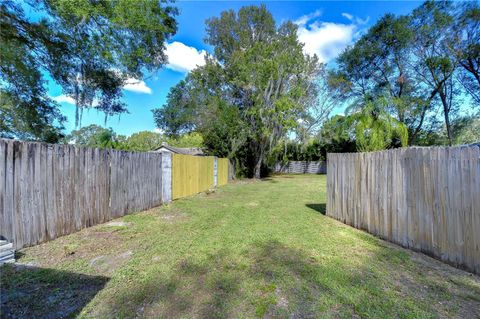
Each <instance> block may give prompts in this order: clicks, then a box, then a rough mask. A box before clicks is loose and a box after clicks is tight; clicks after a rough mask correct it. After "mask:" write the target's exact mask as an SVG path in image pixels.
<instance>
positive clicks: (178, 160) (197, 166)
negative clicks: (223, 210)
mask: <svg viewBox="0 0 480 319" xmlns="http://www.w3.org/2000/svg"><path fill="white" fill-rule="evenodd" d="M219 160H220V159H219ZM213 187H214V158H213V156H191V155H180V154H173V155H172V198H173V199H177V198H181V197H185V196H190V195H193V194H197V193H200V192H203V191H206V190H208V189H210V188H213Z"/></svg>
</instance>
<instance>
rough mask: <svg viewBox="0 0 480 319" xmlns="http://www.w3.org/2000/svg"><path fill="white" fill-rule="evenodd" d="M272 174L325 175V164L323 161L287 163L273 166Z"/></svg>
mask: <svg viewBox="0 0 480 319" xmlns="http://www.w3.org/2000/svg"><path fill="white" fill-rule="evenodd" d="M274 172H275V173H286V174H326V173H327V163H325V162H324V161H318V162H308V161H288V162H287V163H277V164H275V167H274Z"/></svg>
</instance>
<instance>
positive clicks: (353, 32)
mask: <svg viewBox="0 0 480 319" xmlns="http://www.w3.org/2000/svg"><path fill="white" fill-rule="evenodd" d="M319 15H320V14H319V13H318V11H316V12H314V13H312V14H310V15H306V16H303V17H301V18H299V19H298V20H297V21H296V23H297V24H298V38H299V40H300V42H302V43H304V44H305V46H304V47H303V50H304V51H305V52H306V53H308V54H316V55H317V56H318V58H319V60H320V62H324V63H327V62H329V61H331V60H333V59H335V58H336V57H337V56H338V55H339V54H340V53H341V52H342V51H343V50H345V48H346V47H347V46H349V45H350V44H352V43H353V42H354V41H355V40H356V38H357V37H358V35H359V34H360V32H359V30H360V26H361V25H363V24H365V23H367V22H368V18H367V19H366V20H361V19H359V18H356V17H354V16H353V15H351V14H349V13H342V16H343V17H345V18H347V19H348V20H349V21H350V23H348V24H344V23H334V22H324V21H317V20H315V18H316V17H318V16H319Z"/></svg>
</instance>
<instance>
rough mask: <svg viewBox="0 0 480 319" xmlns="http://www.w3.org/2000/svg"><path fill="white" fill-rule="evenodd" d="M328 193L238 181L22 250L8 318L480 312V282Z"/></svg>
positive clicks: (8, 297)
mask: <svg viewBox="0 0 480 319" xmlns="http://www.w3.org/2000/svg"><path fill="white" fill-rule="evenodd" d="M325 188H326V178H325V176H316V175H295V176H293V175H291V176H288V175H285V176H278V177H274V178H270V179H266V180H263V181H237V182H235V183H232V184H230V185H227V186H224V187H221V188H220V189H218V190H217V191H216V192H215V193H211V194H208V195H207V194H199V195H197V196H193V197H190V198H186V199H181V200H177V201H175V202H174V203H173V204H171V205H169V206H164V207H159V208H155V209H151V210H149V211H146V212H142V213H137V214H133V215H129V216H125V217H123V218H120V219H117V220H115V221H114V222H113V223H112V222H111V223H109V224H103V225H98V226H95V227H92V228H89V229H85V230H83V231H81V232H78V233H76V234H72V235H70V236H65V237H62V238H58V239H56V240H54V241H51V242H48V243H45V244H42V245H38V246H35V247H31V248H27V249H23V250H21V251H20V252H19V255H20V258H19V262H20V263H22V264H24V265H25V266H21V265H20V266H12V265H7V266H4V267H2V269H1V299H2V300H1V303H2V304H1V309H2V317H6V318H8V317H14V318H32V317H35V318H41V317H46V318H57V317H60V316H64V317H68V316H71V317H75V316H78V317H80V318H84V317H85V318H90V317H97V318H133V317H137V318H144V317H146V318H151V317H155V318H224V317H233V318H252V317H261V318H438V317H445V318H478V315H479V314H480V278H479V277H477V276H474V275H471V274H469V273H467V272H464V271H461V270H458V269H455V268H453V267H450V266H448V265H445V264H443V263H441V262H439V261H436V260H433V259H431V258H429V257H426V256H424V255H422V254H417V253H414V252H410V251H408V250H405V249H402V248H399V247H398V246H395V245H392V244H389V243H387V242H385V241H382V240H380V239H377V238H375V237H373V236H371V235H369V234H367V233H365V232H363V231H359V230H356V229H354V228H351V227H349V226H345V225H343V224H341V223H340V222H337V221H335V220H333V219H331V218H329V217H326V216H324V211H325V198H326V189H325Z"/></svg>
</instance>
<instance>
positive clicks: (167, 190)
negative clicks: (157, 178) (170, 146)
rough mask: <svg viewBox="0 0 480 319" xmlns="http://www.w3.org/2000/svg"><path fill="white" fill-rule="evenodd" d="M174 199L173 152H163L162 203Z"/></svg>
mask: <svg viewBox="0 0 480 319" xmlns="http://www.w3.org/2000/svg"><path fill="white" fill-rule="evenodd" d="M171 201H172V154H171V153H167V152H163V153H162V203H164V204H165V203H170V202H171Z"/></svg>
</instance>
